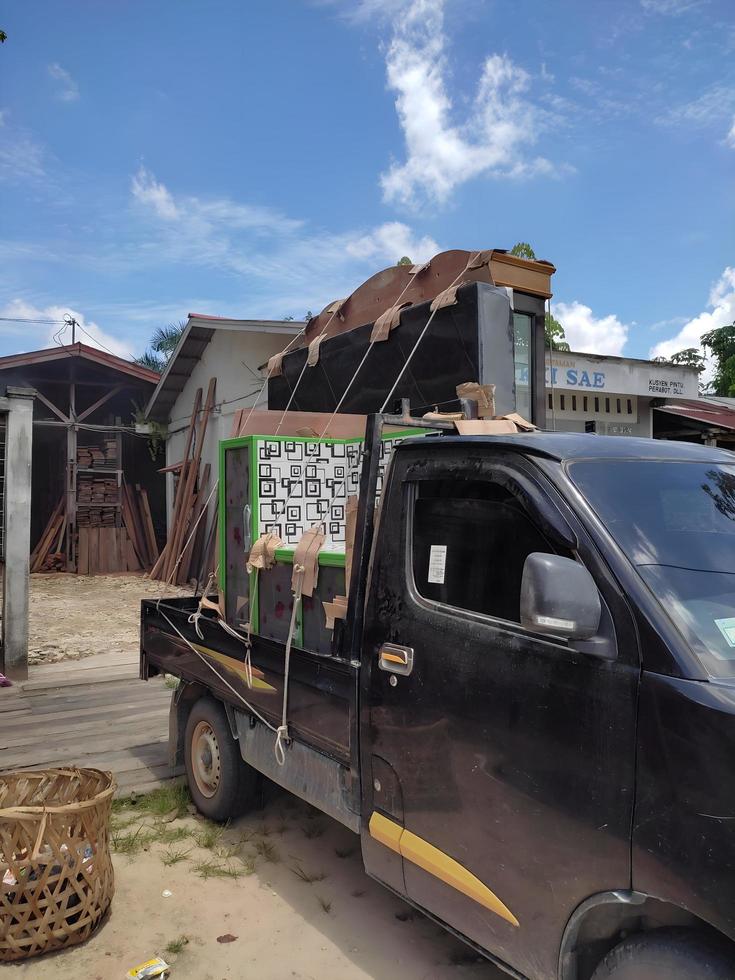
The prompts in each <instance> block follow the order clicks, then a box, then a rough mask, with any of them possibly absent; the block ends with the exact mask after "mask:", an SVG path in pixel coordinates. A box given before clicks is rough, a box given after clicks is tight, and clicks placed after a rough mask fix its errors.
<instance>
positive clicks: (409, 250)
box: [345, 221, 439, 264]
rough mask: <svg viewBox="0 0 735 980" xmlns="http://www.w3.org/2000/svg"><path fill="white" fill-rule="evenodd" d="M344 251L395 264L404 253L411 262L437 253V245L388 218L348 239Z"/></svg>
mask: <svg viewBox="0 0 735 980" xmlns="http://www.w3.org/2000/svg"><path fill="white" fill-rule="evenodd" d="M345 251H346V252H347V254H348V255H354V256H355V258H358V259H378V260H384V261H385V262H389V263H391V264H395V263H396V262H397V261H398V260H399V259H400V258H402V257H403V256H404V255H407V256H408V257H409V258H410V259H412V260H413V261H414V262H425V261H426V260H427V259H430V258H431V256H432V255H436V253H437V252H438V251H439V246H438V245H437V243H436V242H435V241H434V239H433V238H430V237H429V236H428V235H425V236H423V237H422V238H417V237H416V236H415V235H414V233H413V232H412V231H411V229H410V228H409V227H408V225H404V224H403V223H402V222H400V221H388V222H386V223H385V224H383V225H380V226H379V227H377V228H375V229H374V230H373V231H371V232H369V233H368V234H366V235H360V236H358V237H357V238H354V239H353V240H351V241H350V240H348V241H347V243H346V245H345Z"/></svg>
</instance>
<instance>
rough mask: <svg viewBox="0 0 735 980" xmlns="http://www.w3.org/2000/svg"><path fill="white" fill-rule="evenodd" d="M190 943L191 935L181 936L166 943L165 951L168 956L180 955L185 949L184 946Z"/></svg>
mask: <svg viewBox="0 0 735 980" xmlns="http://www.w3.org/2000/svg"><path fill="white" fill-rule="evenodd" d="M188 945H189V937H188V936H179V938H178V939H172V940H171V942H170V943H166V945H165V946H164V947H163V951H164V953H166V954H167V955H168V956H178V955H179V953H181V952H182V951H183V949H184V947H185V946H188Z"/></svg>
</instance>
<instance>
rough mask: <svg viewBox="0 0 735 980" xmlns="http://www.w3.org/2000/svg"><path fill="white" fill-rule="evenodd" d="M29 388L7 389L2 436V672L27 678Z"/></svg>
mask: <svg viewBox="0 0 735 980" xmlns="http://www.w3.org/2000/svg"><path fill="white" fill-rule="evenodd" d="M33 395H34V392H33V389H32V388H11V387H8V389H7V391H6V397H5V398H4V399H0V402H2V403H3V404H2V405H0V410H6V411H7V428H6V438H5V574H4V576H3V620H2V628H3V637H2V640H3V645H2V652H3V673H4V674H7V676H8V677H14V678H18V679H21V680H22V679H24V678H26V677H28V570H29V569H28V565H29V555H30V549H31V446H32V442H33Z"/></svg>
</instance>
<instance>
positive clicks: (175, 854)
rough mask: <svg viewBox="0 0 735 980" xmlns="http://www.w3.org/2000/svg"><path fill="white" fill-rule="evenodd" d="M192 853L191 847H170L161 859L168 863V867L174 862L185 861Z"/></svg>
mask: <svg viewBox="0 0 735 980" xmlns="http://www.w3.org/2000/svg"><path fill="white" fill-rule="evenodd" d="M190 854H191V848H190V847H187V848H181V847H180V848H175V847H169V849H168V850H167V851H166V853H165V854H162V855H161V860H162V861H163V863H164V864H165V865H166V867H167V868H168V867H171V865H172V864H180V863H181V862H182V861H185V860H186V859H187V858H188V857H189V855H190Z"/></svg>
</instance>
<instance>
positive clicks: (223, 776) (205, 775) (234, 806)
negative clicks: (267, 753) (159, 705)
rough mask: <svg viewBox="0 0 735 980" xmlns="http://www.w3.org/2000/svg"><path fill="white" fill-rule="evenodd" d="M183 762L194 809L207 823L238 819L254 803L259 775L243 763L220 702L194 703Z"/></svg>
mask: <svg viewBox="0 0 735 980" xmlns="http://www.w3.org/2000/svg"><path fill="white" fill-rule="evenodd" d="M184 761H185V766H186V778H187V781H188V783H189V792H190V793H191V798H192V800H193V802H194V805H195V806H196V808H197V810H199V812H200V813H203V814H204V816H205V817H209V818H210V820H219V821H223V820H229V819H230V818H231V817H238V816H240V814H241V813H244V812H245V811H246V810H247V809H249V808H250V807H251V806H253V805H254V804H255V802H256V801H257V799H258V789H259V783H260V774H259V773H258V772H257V771H256V770H255V769H253V767H252V766H249V765H248V764H247V763H246V762H245V761H244V760H243V759H242V757H241V755H240V749H239V746H238V744H237V742H236V741H235V739H234V738H233V737H232V732H231V731H230V725H229V722H228V720H227V715H226V714H225V709H224V707H223V705H222V704H221V703H220V702H219V701H215V700H214V699H213V698H209V697H204V698H199V700H198V701H196V702H195V703H194V706H193V707H192V709H191V711H190V712H189V718H188V720H187V722H186V736H185V744H184Z"/></svg>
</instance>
